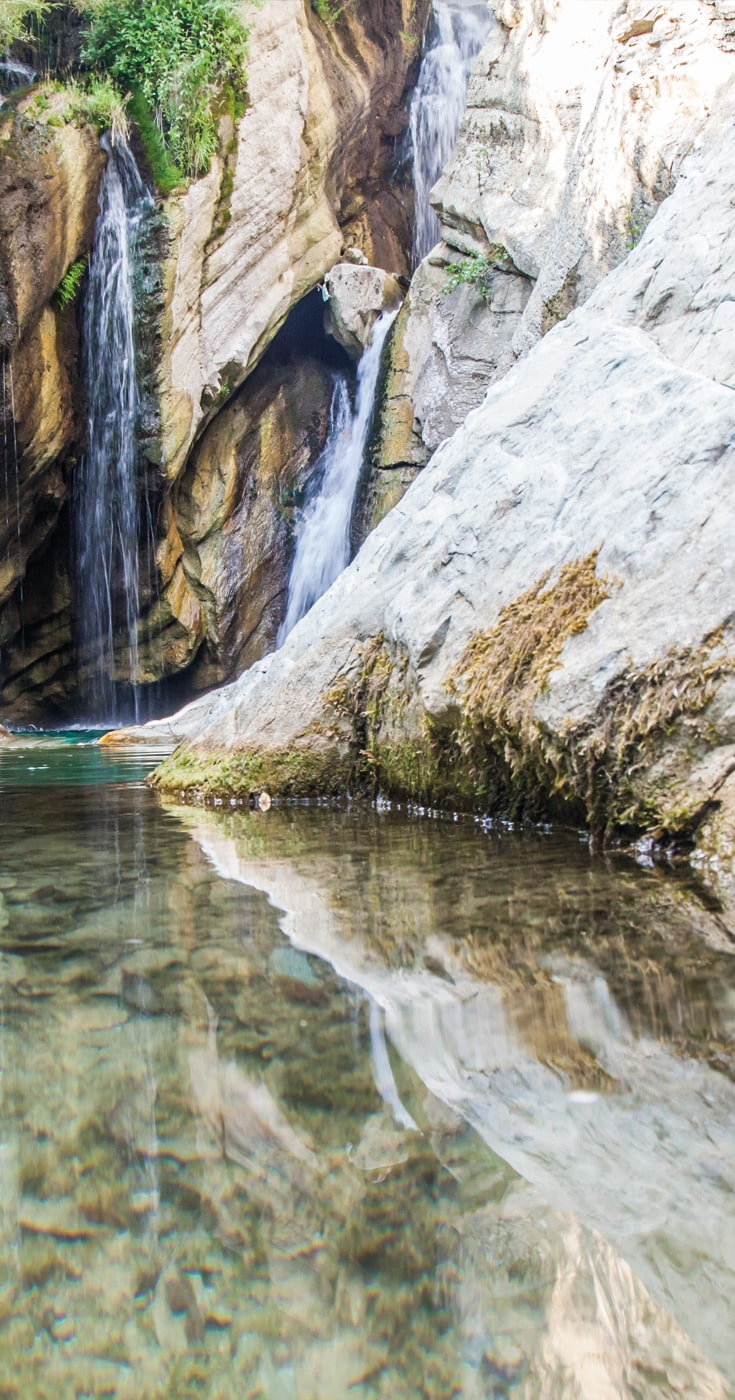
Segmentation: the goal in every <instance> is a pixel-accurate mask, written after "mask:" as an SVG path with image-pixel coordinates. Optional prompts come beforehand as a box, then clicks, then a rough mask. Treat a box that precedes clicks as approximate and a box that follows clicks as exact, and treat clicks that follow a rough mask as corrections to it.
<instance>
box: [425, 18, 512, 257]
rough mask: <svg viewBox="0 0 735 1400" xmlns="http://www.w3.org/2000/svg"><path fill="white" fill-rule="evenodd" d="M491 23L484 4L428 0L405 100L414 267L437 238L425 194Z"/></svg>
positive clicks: (450, 143)
mask: <svg viewBox="0 0 735 1400" xmlns="http://www.w3.org/2000/svg"><path fill="white" fill-rule="evenodd" d="M491 24H492V18H491V15H490V11H489V9H488V7H487V5H476V4H462V3H461V0H455V3H454V4H448V3H446V0H434V8H433V12H432V17H431V20H430V22H429V28H428V30H427V34H426V40H425V42H424V53H423V57H422V60H421V68H420V71H419V79H418V83H417V84H416V89H415V91H414V94H413V98H412V100H411V120H410V137H411V147H412V151H413V188H414V233H413V261H414V266H415V267H417V266H418V264H419V263H420V262H421V259H422V258H425V257H426V255H427V253H429V252H431V249H432V248H433V247H434V245H435V243H438V241H439V237H440V231H439V220H438V219H437V217H436V214H435V213H434V211H433V209H432V207H431V205H430V203H429V195H430V193H431V189H432V186H433V185H435V184H436V182H437V180H438V179H439V176H440V175H441V173H442V171H443V169H444V167H445V165H446V164H447V162H448V160H449V157H450V156H451V154H452V151H453V150H454V144H455V142H456V140H457V133H458V131H459V124H460V122H461V120H462V117H463V115H464V109H465V100H466V96H467V82H468V80H469V76H470V70H471V68H472V63H473V60H474V59H475V58H476V57H477V54H478V53H479V52H480V49H481V48H482V45H483V44H484V42H485V39H486V38H487V35H488V33H489V30H490V25H491Z"/></svg>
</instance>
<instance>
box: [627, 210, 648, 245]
mask: <svg viewBox="0 0 735 1400" xmlns="http://www.w3.org/2000/svg"><path fill="white" fill-rule="evenodd" d="M650 222H651V215H650V214H648V213H647V212H646V210H645V209H634V208H633V206H632V205H630V206H629V208H628V209H627V210H626V213H625V246H626V248H627V249H628V252H632V250H633V248H635V246H636V244H637V243H640V241H641V239H642V237H643V235H644V233H645V231H646V229H647V228H648V225H649V223H650Z"/></svg>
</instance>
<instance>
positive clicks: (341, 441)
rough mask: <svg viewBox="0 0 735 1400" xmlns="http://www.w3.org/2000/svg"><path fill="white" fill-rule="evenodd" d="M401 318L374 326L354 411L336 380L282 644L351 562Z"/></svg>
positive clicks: (388, 316) (392, 314)
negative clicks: (387, 364)
mask: <svg viewBox="0 0 735 1400" xmlns="http://www.w3.org/2000/svg"><path fill="white" fill-rule="evenodd" d="M397 315H398V312H397V310H395V311H385V312H384V313H383V315H382V316H381V317H380V319H379V320H378V321H376V323H375V326H374V328H373V334H372V339H371V341H370V344H369V345H368V347H367V349H366V350H365V351H364V352H363V355H362V358H361V360H360V364H359V367H358V371H357V399H356V403H355V410H354V413H353V412H352V409H351V407H350V397H349V392H348V388H347V380H346V379H345V378H344V376H342V375H339V376H338V377H337V379H336V380H335V385H334V393H333V395H332V407H331V410H330V422H329V435H328V437H327V442H326V446H325V448H324V451H323V453H322V455H321V459H320V461H319V462H318V463H317V467H316V470H315V473H314V478H313V480H314V489H313V492H312V494H311V495H310V496H309V497H307V501H306V505H305V507H304V512H303V515H302V517H301V524H300V528H299V533H298V540H297V543H296V553H295V555H294V561H293V567H292V569H291V578H290V581H289V586H288V603H287V606H286V616H285V618H284V620H283V622H282V623H281V627H280V630H279V633H278V639H277V643H276V645H277V646H281V645H282V644H283V642H284V641H285V640H286V637H287V636H288V634H289V632H291V631H292V630H293V628H294V627H295V626H296V623H297V622H299V621H300V620H301V618H302V617H303V616H304V615H305V614H306V613H307V612H308V611H309V609H310V608H311V607H313V605H314V603H315V602H316V601H317V598H321V596H322V594H323V593H326V591H327V589H328V588H329V586H330V584H332V583H334V580H335V579H336V578H337V577H338V576H339V575H340V574H341V573H342V570H343V569H345V568H346V567H347V565H348V564H349V562H350V525H351V522H352V512H353V508H354V504H355V496H356V494H357V487H358V484H359V481H360V474H361V471H362V465H363V460H364V457H365V444H366V441H367V435H368V430H369V428H370V421H371V418H372V415H373V408H374V405H375V391H376V389H377V385H378V374H379V371H380V360H381V356H382V353H383V348H384V346H385V342H386V339H387V337H388V332H389V330H390V328H391V326H392V325H393V322H394V320H395V318H396V316H397Z"/></svg>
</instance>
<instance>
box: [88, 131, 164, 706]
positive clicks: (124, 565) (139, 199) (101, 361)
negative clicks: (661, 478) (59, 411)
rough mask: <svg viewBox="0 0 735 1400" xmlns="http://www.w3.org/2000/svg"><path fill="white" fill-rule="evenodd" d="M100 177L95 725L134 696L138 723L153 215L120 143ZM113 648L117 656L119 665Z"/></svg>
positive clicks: (93, 483)
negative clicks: (140, 361) (143, 354)
mask: <svg viewBox="0 0 735 1400" xmlns="http://www.w3.org/2000/svg"><path fill="white" fill-rule="evenodd" d="M102 144H103V147H104V149H105V150H106V151H107V168H106V170H105V173H104V175H103V177H102V184H101V187H100V196H99V214H98V217H97V224H96V227H95V236H94V248H93V251H92V257H91V260H90V265H89V286H88V289H87V298H86V305H85V314H84V327H83V372H84V380H85V385H86V390H87V402H88V405H89V418H88V424H87V451H86V453H85V455H84V457H83V459H82V461H81V463H80V466H79V469H78V471H77V473H76V479H75V489H74V523H75V533H76V546H77V548H76V554H77V617H78V641H79V647H80V654H81V658H82V687H83V691H84V693H85V694H86V701H87V707H88V709H89V717H90V718H94V719H96V720H99V719H105V720H110V719H114V718H116V716H115V686H116V685H117V684H118V683H119V682H121V681H122V682H125V683H127V684H129V685H131V686H132V690H133V696H134V700H135V714H136V719H137V718H138V699H137V682H138V642H137V623H138V610H139V608H138V604H139V585H138V567H139V565H138V533H139V514H140V512H139V502H138V495H139V492H138V480H137V476H138V472H137V468H138V460H137V459H138V454H137V450H136V438H135V431H136V425H137V420H138V413H139V398H138V383H137V378H136V369H135V336H134V298H133V254H134V247H135V240H136V237H137V235H138V231H139V229H140V226H141V223H142V222H143V220H144V218H145V217H146V215H147V214H148V212H149V211H150V209H151V208H152V200H151V197H150V195H149V193H148V191H147V190H146V189H145V187H144V185H143V182H142V180H141V178H140V174H139V172H138V167H137V165H136V163H135V160H134V158H133V156H132V154H131V152H130V151H129V150H128V148H127V146H126V145H125V144H124V142H119V141H118V142H116V143H115V144H114V145H113V144H111V142H110V141H109V140H108V138H106V137H105V138H103V142H102ZM116 642H117V650H118V656H117V657H116V655H115V651H116Z"/></svg>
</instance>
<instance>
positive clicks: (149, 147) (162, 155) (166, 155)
mask: <svg viewBox="0 0 735 1400" xmlns="http://www.w3.org/2000/svg"><path fill="white" fill-rule="evenodd" d="M127 111H128V114H129V116H130V120H131V121H133V122H135V125H136V127H137V129H138V135H139V136H140V139H141V141H142V143H143V149H144V151H145V154H146V159H147V161H148V167H149V169H150V172H151V176H152V177H153V183H154V184H155V186H156V189H157V190H160V192H161V194H163V195H168V194H171V193H172V192H173V190H175V189H178V187H179V186H180V185H183V184H184V183H185V177H184V174H183V172H182V170H181V168H180V167H179V166H178V165H177V164H176V161H175V160H174V159H173V157H172V155H171V153H170V151H169V148H168V146H167V145H166V142H165V141H164V139H163V136H162V135H161V132H160V130H159V128H158V125H157V123H156V119H155V117H154V115H153V113H152V111H151V109H150V107H149V106H148V103H147V102H146V100H145V97H144V96H143V93H142V92H141V91H140V88H135V89H134V90H133V91H132V92H131V94H130V97H129V99H128V104H127Z"/></svg>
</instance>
